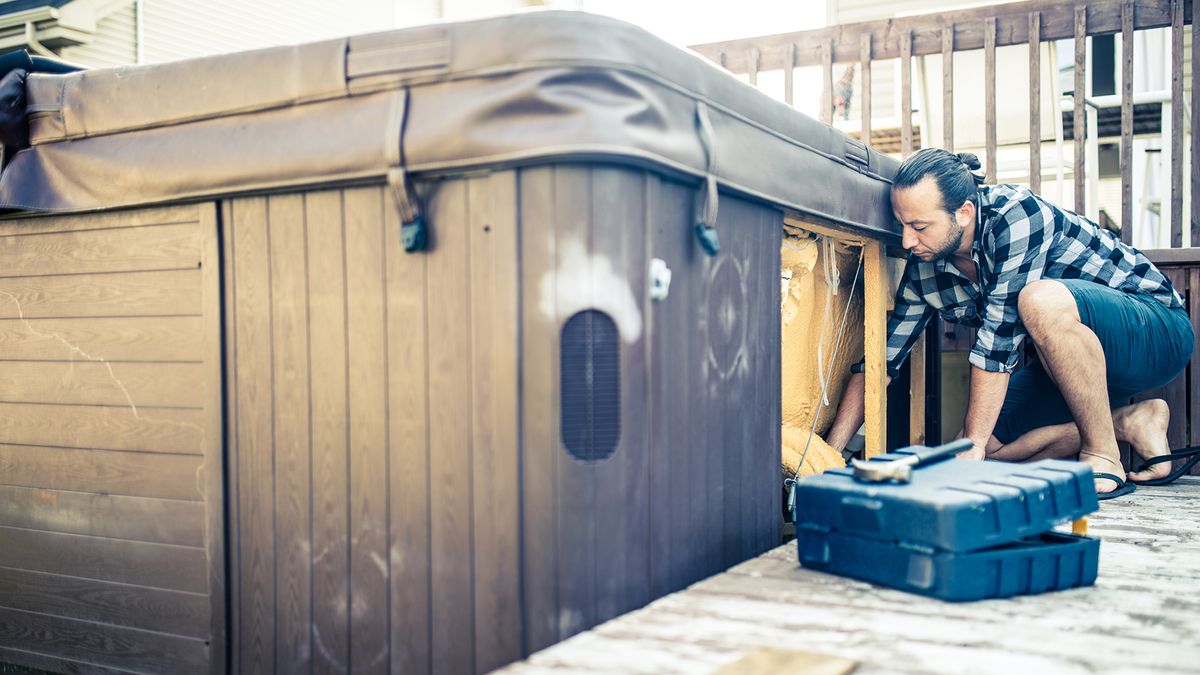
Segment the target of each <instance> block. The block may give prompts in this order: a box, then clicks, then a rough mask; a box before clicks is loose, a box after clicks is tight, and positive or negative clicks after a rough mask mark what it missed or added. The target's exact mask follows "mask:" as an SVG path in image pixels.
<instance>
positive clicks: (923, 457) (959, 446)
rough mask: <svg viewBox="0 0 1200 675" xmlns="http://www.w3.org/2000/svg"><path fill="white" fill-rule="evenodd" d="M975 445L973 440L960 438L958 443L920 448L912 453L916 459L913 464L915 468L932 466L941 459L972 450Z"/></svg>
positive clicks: (952, 442)
mask: <svg viewBox="0 0 1200 675" xmlns="http://www.w3.org/2000/svg"><path fill="white" fill-rule="evenodd" d="M973 445H974V443H973V442H972V441H971V439H969V438H960V439H958V440H957V441H951V442H949V443H945V444H942V445H938V446H935V447H932V448H926V447H920V448H919V449H917V450H915V451H914V452H912V453H910V454H911V455H912V456H913V457H915V458H916V460H915V461H913V462H912V464H913V466H922V465H925V464H932V463H933V462H936V461H938V460H939V459H945V458H947V457H953V456H955V455H957V454H958V453H960V452H962V451H964V450H970V449H971V447H972V446H973Z"/></svg>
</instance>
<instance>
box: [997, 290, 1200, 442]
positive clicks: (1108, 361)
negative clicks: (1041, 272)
mask: <svg viewBox="0 0 1200 675" xmlns="http://www.w3.org/2000/svg"><path fill="white" fill-rule="evenodd" d="M1054 281H1057V282H1059V283H1061V284H1062V285H1064V286H1066V287H1067V290H1069V291H1071V295H1073V296H1075V305H1076V307H1078V308H1079V317H1080V318H1081V319H1082V320H1083V323H1084V324H1085V325H1086V326H1088V327H1089V328H1091V329H1092V332H1094V333H1095V334H1096V337H1098V338H1099V339H1100V345H1101V346H1102V347H1103V348H1104V360H1105V365H1106V366H1107V375H1108V382H1107V385H1108V400H1109V401H1111V402H1112V405H1113V406H1114V407H1117V406H1120V405H1122V404H1124V403H1125V402H1126V401H1128V400H1129V398H1130V397H1132V396H1135V395H1136V394H1139V393H1141V392H1143V391H1146V390H1147V389H1154V388H1155V387H1161V386H1163V385H1165V384H1167V383H1168V382H1170V381H1172V380H1174V379H1175V376H1176V375H1178V374H1179V373H1180V372H1182V371H1183V369H1184V368H1186V367H1187V364H1188V361H1189V360H1190V359H1191V357H1192V322H1191V321H1190V320H1189V319H1188V314H1187V310H1185V309H1184V308H1182V307H1176V308H1170V307H1167V306H1166V305H1164V304H1163V303H1161V302H1159V301H1158V300H1156V299H1154V298H1153V297H1152V296H1149V295H1141V294H1133V293H1125V292H1123V291H1118V290H1116V289H1114V288H1109V287H1108V286H1105V285H1103V284H1098V283H1096V282H1094V281H1084V280H1081V279H1054ZM1081 367H1084V368H1086V367H1087V366H1086V365H1081ZM1072 419H1073V418H1072V416H1071V411H1070V409H1068V408H1067V402H1066V401H1065V400H1063V397H1062V394H1061V393H1059V391H1058V387H1057V386H1056V385H1055V384H1054V381H1053V380H1051V379H1050V376H1049V375H1047V374H1046V370H1045V369H1044V368H1043V367H1042V364H1041V361H1039V360H1034V361H1032V362H1031V363H1027V364H1026V366H1025V367H1024V368H1022V369H1021V370H1019V371H1017V372H1016V373H1015V374H1014V375H1013V376H1012V379H1010V380H1009V383H1008V394H1007V395H1006V396H1005V398H1004V407H1003V408H1001V409H1000V420H999V421H998V422H997V423H996V431H995V432H994V433H993V435H994V436H995V437H996V439H997V440H999V441H1000V442H1001V443H1011V442H1012V441H1014V440H1016V439H1017V438H1020V436H1021V435H1022V434H1024V433H1025V432H1027V431H1032V430H1033V429H1038V428H1041V427H1044V426H1050V425H1052V424H1062V423H1063V422H1070V421H1072Z"/></svg>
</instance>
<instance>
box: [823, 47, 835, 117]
mask: <svg viewBox="0 0 1200 675" xmlns="http://www.w3.org/2000/svg"><path fill="white" fill-rule="evenodd" d="M821 73H822V76H823V78H824V80H825V83H824V85H823V93H822V94H821V121H822V122H824V123H826V124H832V123H833V40H826V41H825V44H824V45H822V46H821Z"/></svg>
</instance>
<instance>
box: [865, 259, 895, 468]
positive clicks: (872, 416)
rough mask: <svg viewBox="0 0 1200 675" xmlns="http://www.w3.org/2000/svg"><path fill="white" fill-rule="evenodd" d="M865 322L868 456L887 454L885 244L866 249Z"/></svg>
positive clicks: (886, 295)
mask: <svg viewBox="0 0 1200 675" xmlns="http://www.w3.org/2000/svg"><path fill="white" fill-rule="evenodd" d="M863 266H864V269H863V284H864V285H863V298H864V302H863V305H864V312H865V314H866V316H865V317H864V319H863V329H864V339H863V344H864V346H865V350H866V366H867V367H866V378H867V380H866V389H867V391H866V423H867V447H866V455H867V456H868V457H873V456H875V455H878V454H881V453H884V452H887V304H888V295H889V291H890V288H889V287H888V286H889V285H888V282H887V279H888V275H887V264H886V261H885V259H884V256H883V243H882V242H879V241H868V242H866V244H865V245H864V247H863Z"/></svg>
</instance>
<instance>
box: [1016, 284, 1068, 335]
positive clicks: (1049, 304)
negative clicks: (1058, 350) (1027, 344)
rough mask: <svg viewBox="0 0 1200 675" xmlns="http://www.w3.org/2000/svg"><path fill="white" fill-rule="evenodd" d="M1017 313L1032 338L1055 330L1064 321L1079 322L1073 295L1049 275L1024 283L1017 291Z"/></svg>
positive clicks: (1056, 331)
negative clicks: (1018, 292)
mask: <svg viewBox="0 0 1200 675" xmlns="http://www.w3.org/2000/svg"><path fill="white" fill-rule="evenodd" d="M1017 314H1018V315H1019V316H1020V317H1021V323H1022V324H1024V325H1025V330H1027V331H1028V332H1029V336H1030V337H1032V338H1033V340H1034V342H1040V341H1043V340H1045V339H1046V338H1048V337H1050V336H1052V335H1055V334H1059V333H1058V331H1060V330H1062V328H1063V325H1064V323H1065V322H1075V323H1078V322H1079V309H1078V308H1077V307H1076V306H1075V296H1073V295H1071V291H1069V290H1068V289H1067V287H1066V286H1065V285H1063V284H1062V283H1060V282H1058V281H1055V280H1053V279H1039V280H1037V281H1033V282H1030V283H1028V284H1026V285H1025V287H1024V288H1022V289H1021V292H1020V294H1018V295H1017Z"/></svg>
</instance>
